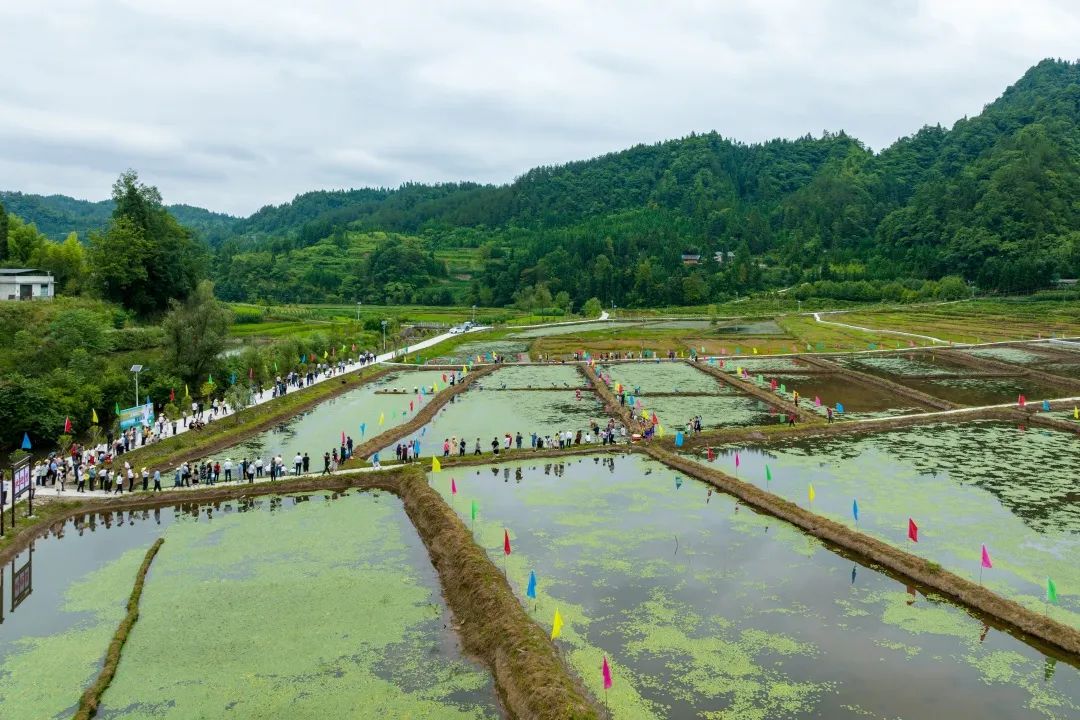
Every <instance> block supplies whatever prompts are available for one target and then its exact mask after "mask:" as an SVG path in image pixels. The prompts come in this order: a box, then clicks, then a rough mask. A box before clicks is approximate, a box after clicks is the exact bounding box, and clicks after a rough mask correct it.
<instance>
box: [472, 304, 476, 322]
mask: <svg viewBox="0 0 1080 720" xmlns="http://www.w3.org/2000/svg"><path fill="white" fill-rule="evenodd" d="M472 321H473V325H475V324H476V306H475V305H473V306H472Z"/></svg>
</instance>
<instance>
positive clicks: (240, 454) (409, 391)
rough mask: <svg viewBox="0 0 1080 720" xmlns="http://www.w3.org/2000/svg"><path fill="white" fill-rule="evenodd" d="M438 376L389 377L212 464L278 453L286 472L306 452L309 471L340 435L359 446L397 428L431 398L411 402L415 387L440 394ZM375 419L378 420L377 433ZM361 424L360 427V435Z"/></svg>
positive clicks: (425, 372)
mask: <svg viewBox="0 0 1080 720" xmlns="http://www.w3.org/2000/svg"><path fill="white" fill-rule="evenodd" d="M444 375H447V373H444V372H443V371H435V370H416V371H403V372H398V373H392V374H390V375H388V376H386V377H384V378H381V379H379V380H376V381H374V382H371V383H368V384H367V385H365V386H364V387H361V388H358V389H357V390H354V391H352V392H350V393H346V394H344V395H341V396H339V397H336V398H333V399H330V400H327V401H326V402H323V403H320V404H319V405H316V406H315V407H313V408H312V409H311V410H308V411H307V412H303V413H300V414H299V415H295V416H293V417H292V418H290V419H289V420H287V421H285V422H283V423H281V424H280V425H278V426H276V427H274V428H272V429H271V430H267V431H266V432H263V433H260V434H258V435H256V436H255V437H252V438H250V439H248V440H245V441H243V442H241V443H239V444H237V445H234V446H233V447H231V448H229V449H227V450H223V451H221V452H220V453H217V454H216V455H215V459H217V460H219V461H224V460H225V459H226V458H231V459H232V461H233V462H234V463H238V462H240V461H241V460H243V459H245V458H248V459H254V458H258V457H261V458H263V461H264V462H267V461H268V460H269V458H270V457H271V456H272V455H276V454H278V453H280V454H281V456H282V457H283V458H284V459H285V464H286V465H287V466H288V467H289V468H290V469H291V468H292V458H293V456H294V455H296V453H298V452H299V453H305V452H306V453H308V454H309V455H310V456H311V458H312V460H311V462H312V467H322V464H321V463H322V455H323V453H324V452H330V451H331V450H333V449H334V448H338V447H339V446H340V445H341V433H345V435H346V436H351V437H352V439H353V442H355V443H360V442H361V441H362V440H363V439H364V438H370V437H372V436H373V435H375V434H377V433H379V432H381V431H382V430H385V429H387V428H391V427H393V426H394V425H398V424H400V423H401V422H403V421H405V420H407V419H408V418H409V417H410V416H411V415H412V414H414V413H415V411H416V410H419V408H420V405H421V404H422V403H426V402H428V401H429V400H430V399H431V397H432V396H431V395H422V396H421V398H420V399H418V398H417V396H416V392H417V390H418V389H419V388H420V387H422V386H423V387H426V388H427V390H428V391H430V390H432V389H434V386H435V385H436V384H438V387H439V390H440V391H441V390H443V389H445V387H446V381H444V380H443V376H444ZM447 377H448V375H447ZM410 402H411V403H413V410H412V411H410V410H409V403H410ZM402 412H404V413H405V415H404V416H403V415H402ZM380 414H382V415H383V417H384V425H383V426H382V428H381V429H380V426H379V415H380ZM361 423H363V424H364V425H365V428H364V431H363V432H361V429H360V425H361Z"/></svg>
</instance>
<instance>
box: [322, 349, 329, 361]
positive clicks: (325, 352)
mask: <svg viewBox="0 0 1080 720" xmlns="http://www.w3.org/2000/svg"><path fill="white" fill-rule="evenodd" d="M328 357H330V351H329V350H323V351H322V359H323V360H325V359H326V358H328Z"/></svg>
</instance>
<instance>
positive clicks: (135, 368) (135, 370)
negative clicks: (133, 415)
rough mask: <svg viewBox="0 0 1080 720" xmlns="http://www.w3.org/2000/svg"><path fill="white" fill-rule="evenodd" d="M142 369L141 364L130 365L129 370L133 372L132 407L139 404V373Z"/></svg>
mask: <svg viewBox="0 0 1080 720" xmlns="http://www.w3.org/2000/svg"><path fill="white" fill-rule="evenodd" d="M142 369H143V366H142V365H132V366H131V372H133V373H135V405H133V406H132V407H137V406H138V404H139V373H140V372H142Z"/></svg>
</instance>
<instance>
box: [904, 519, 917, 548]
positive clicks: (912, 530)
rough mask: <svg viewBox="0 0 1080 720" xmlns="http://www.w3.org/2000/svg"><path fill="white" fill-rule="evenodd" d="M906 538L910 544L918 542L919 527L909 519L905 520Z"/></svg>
mask: <svg viewBox="0 0 1080 720" xmlns="http://www.w3.org/2000/svg"><path fill="white" fill-rule="evenodd" d="M907 536H908V540H910V541H911V542H919V526H918V525H916V524H915V521H914V520H912V519H911V518H908V520H907Z"/></svg>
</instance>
